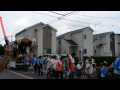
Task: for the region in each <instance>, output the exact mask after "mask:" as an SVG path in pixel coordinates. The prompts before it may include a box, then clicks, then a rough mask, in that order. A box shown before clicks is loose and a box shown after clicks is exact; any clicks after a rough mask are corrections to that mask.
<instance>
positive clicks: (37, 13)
mask: <svg viewBox="0 0 120 90" xmlns="http://www.w3.org/2000/svg"><path fill="white" fill-rule="evenodd" d="M30 12H33V13H37V14H41V15H45V16H50V17H54V18H57V16H52V15H48V14H44V13H40V12H35V11H30Z"/></svg>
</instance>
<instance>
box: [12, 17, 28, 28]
mask: <svg viewBox="0 0 120 90" xmlns="http://www.w3.org/2000/svg"><path fill="white" fill-rule="evenodd" d="M29 21H30V17H22V18H20V19H18V20H16V21H15V22H14V24H15V25H16V26H20V27H27V26H29V25H30V23H29Z"/></svg>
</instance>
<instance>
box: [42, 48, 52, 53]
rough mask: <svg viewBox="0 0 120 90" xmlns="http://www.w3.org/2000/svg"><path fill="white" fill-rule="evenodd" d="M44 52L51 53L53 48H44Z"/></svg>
mask: <svg viewBox="0 0 120 90" xmlns="http://www.w3.org/2000/svg"><path fill="white" fill-rule="evenodd" d="M43 53H44V54H51V49H45V48H44V49H43Z"/></svg>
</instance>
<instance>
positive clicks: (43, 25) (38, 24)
mask: <svg viewBox="0 0 120 90" xmlns="http://www.w3.org/2000/svg"><path fill="white" fill-rule="evenodd" d="M37 26H38V27H39V28H44V27H46V26H48V27H50V28H52V29H53V30H54V31H55V32H57V31H58V30H57V29H55V28H54V27H52V26H51V25H49V24H45V23H43V22H40V23H37V24H34V25H32V26H29V27H27V28H25V29H23V30H22V31H20V32H18V33H17V34H16V35H15V37H16V36H17V35H19V34H20V33H22V32H25V31H26V30H29V29H32V28H35V27H37Z"/></svg>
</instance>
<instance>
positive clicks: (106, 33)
mask: <svg viewBox="0 0 120 90" xmlns="http://www.w3.org/2000/svg"><path fill="white" fill-rule="evenodd" d="M111 33H114V32H113V31H111V32H105V33H100V34H95V35H93V41H94V42H95V41H96V40H99V39H100V38H103V37H106V35H109V34H111Z"/></svg>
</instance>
